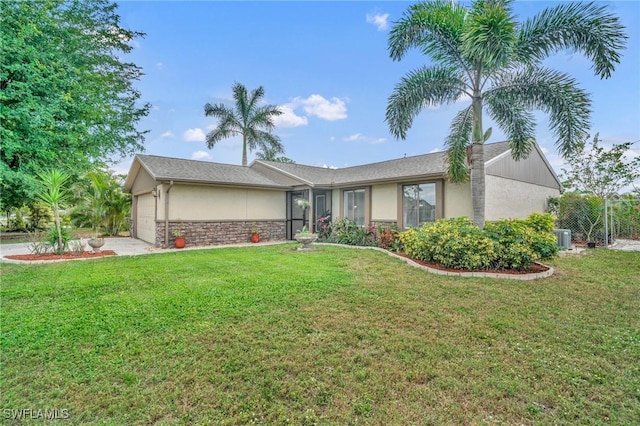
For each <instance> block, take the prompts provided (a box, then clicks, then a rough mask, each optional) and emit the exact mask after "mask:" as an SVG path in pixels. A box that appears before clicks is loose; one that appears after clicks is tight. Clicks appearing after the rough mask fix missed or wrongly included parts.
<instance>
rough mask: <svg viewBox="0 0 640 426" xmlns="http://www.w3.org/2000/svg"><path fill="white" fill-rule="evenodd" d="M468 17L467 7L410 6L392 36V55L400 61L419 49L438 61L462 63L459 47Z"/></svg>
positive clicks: (448, 4) (439, 2)
mask: <svg viewBox="0 0 640 426" xmlns="http://www.w3.org/2000/svg"><path fill="white" fill-rule="evenodd" d="M466 14H467V11H466V9H465V8H464V7H461V6H459V5H458V4H456V3H452V2H449V1H444V0H436V1H432V2H425V3H419V4H415V5H412V6H410V7H409V9H408V10H407V11H406V12H405V13H404V15H403V17H402V19H400V21H398V22H397V23H395V26H394V27H393V29H392V30H391V33H390V34H389V41H388V49H389V56H390V57H391V58H392V59H393V60H396V61H398V60H400V59H402V58H403V57H404V55H405V54H406V53H407V51H408V50H409V49H411V48H413V47H416V48H419V49H420V50H421V51H422V52H423V53H424V54H425V55H428V56H431V57H432V58H433V59H434V60H436V61H438V62H441V63H448V64H452V63H458V64H462V60H461V57H460V52H459V49H458V47H459V46H460V44H461V35H462V28H463V26H464V21H465V16H466Z"/></svg>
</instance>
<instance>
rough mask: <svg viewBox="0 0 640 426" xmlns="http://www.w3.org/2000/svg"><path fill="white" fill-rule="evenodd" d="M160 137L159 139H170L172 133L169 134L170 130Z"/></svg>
mask: <svg viewBox="0 0 640 426" xmlns="http://www.w3.org/2000/svg"><path fill="white" fill-rule="evenodd" d="M160 137H161V138H172V137H173V133H172V132H171V130H167V131H166V132H164V133H163V134H161V135H160Z"/></svg>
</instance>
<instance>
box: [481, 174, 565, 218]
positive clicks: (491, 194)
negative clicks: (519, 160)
mask: <svg viewBox="0 0 640 426" xmlns="http://www.w3.org/2000/svg"><path fill="white" fill-rule="evenodd" d="M559 195H560V191H559V190H558V189H554V188H548V187H545V186H540V185H534V184H531V183H526V182H520V181H517V180H513V179H505V178H502V177H498V176H491V175H487V177H486V198H485V219H486V220H489V221H490V220H497V219H504V218H525V217H527V216H528V215H530V214H531V213H533V212H539V213H542V212H544V210H545V208H546V206H547V198H549V197H557V196H559ZM469 200H471V198H469Z"/></svg>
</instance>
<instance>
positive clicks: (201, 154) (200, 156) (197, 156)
mask: <svg viewBox="0 0 640 426" xmlns="http://www.w3.org/2000/svg"><path fill="white" fill-rule="evenodd" d="M191 159H192V160H211V159H212V157H211V154H209V153H208V152H207V151H194V152H193V153H192V154H191Z"/></svg>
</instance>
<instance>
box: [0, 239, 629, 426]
mask: <svg viewBox="0 0 640 426" xmlns="http://www.w3.org/2000/svg"><path fill="white" fill-rule="evenodd" d="M294 247H295V246H293V245H281V246H263V247H249V248H226V249H214V250H199V251H188V252H176V253H167V254H155V255H148V256H139V257H122V258H110V259H99V260H92V261H73V262H66V263H55V264H45V265H12V264H2V265H1V268H2V285H1V296H2V300H1V303H2V306H1V313H0V320H1V327H2V330H1V331H2V337H1V339H2V340H1V341H0V344H1V350H2V365H1V379H0V389H1V391H2V394H1V402H0V407H1V408H2V409H3V411H2V416H3V420H5V421H8V422H9V421H10V417H11V416H13V415H15V414H20V413H23V416H24V415H27V417H28V416H29V415H30V416H34V413H36V415H35V417H37V413H38V411H37V410H45V409H46V410H59V411H58V414H60V413H62V414H63V415H65V416H66V415H67V414H68V417H69V418H68V419H67V420H66V421H65V423H64V424H69V423H71V424H140V425H142V424H144V425H146V424H247V423H254V424H287V423H291V424H296V425H298V424H356V423H358V424H360V423H364V424H381V425H388V424H567V425H575V424H581V425H588V424H594V425H595V424H602V423H613V424H635V423H637V420H638V419H639V418H640V309H639V306H640V280H639V279H638V277H639V276H640V253H624V252H612V251H605V250H596V251H595V252H593V253H591V254H590V255H588V256H584V257H570V258H563V259H559V260H557V261H556V262H555V264H554V266H555V267H556V270H557V272H556V274H555V275H554V276H553V277H551V278H549V279H545V280H541V281H533V282H520V281H511V280H493V279H481V278H474V279H469V278H453V277H441V276H436V275H431V274H428V273H426V272H424V271H422V270H419V269H415V268H411V267H409V266H407V265H406V264H405V263H403V262H401V261H399V260H397V259H394V258H392V257H390V256H387V255H385V254H383V253H379V252H376V251H370V250H356V249H348V248H341V247H331V246H323V247H321V248H320V250H318V251H316V252H309V253H298V252H296V251H294V250H293V248H294ZM21 410H22V411H21ZM24 410H31V411H30V412H25V411H24ZM60 410H66V411H60ZM43 412H44V411H43ZM50 412H51V411H50ZM30 422H33V423H42V419H35V420H29V419H27V421H26V422H25V423H26V424H30Z"/></svg>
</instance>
